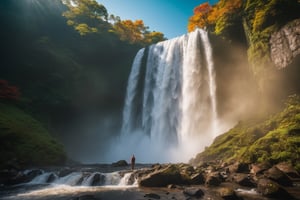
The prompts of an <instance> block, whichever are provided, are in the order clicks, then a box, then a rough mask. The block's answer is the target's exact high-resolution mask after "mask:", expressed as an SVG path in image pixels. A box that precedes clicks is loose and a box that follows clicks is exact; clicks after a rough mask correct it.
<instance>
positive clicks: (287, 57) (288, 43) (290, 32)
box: [270, 19, 300, 69]
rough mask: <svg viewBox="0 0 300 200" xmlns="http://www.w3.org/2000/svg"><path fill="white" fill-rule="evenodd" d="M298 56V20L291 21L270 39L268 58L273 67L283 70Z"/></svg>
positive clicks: (299, 25) (299, 50)
mask: <svg viewBox="0 0 300 200" xmlns="http://www.w3.org/2000/svg"><path fill="white" fill-rule="evenodd" d="M299 54H300V19H296V20H293V21H291V22H290V23H288V24H286V25H285V26H284V27H282V28H281V29H280V30H279V31H277V32H275V33H273V34H272V35H271V39H270V56H271V59H272V62H273V63H274V65H275V66H276V67H277V68H278V69H281V68H285V67H287V66H288V65H289V64H291V63H292V62H293V60H294V58H296V57H297V56H298V55H299Z"/></svg>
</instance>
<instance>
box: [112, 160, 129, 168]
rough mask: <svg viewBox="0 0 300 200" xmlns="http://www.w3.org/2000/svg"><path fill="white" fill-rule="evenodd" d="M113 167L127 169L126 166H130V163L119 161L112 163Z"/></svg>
mask: <svg viewBox="0 0 300 200" xmlns="http://www.w3.org/2000/svg"><path fill="white" fill-rule="evenodd" d="M112 166H113V167H126V166H128V163H127V161H126V160H119V161H117V162H115V163H112Z"/></svg>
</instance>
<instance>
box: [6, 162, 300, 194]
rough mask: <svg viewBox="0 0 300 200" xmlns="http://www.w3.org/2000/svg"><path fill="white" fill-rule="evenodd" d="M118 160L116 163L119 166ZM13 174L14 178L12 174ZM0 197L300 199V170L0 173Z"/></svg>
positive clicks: (235, 167)
mask: <svg viewBox="0 0 300 200" xmlns="http://www.w3.org/2000/svg"><path fill="white" fill-rule="evenodd" d="M121 163H122V162H120V164H121ZM12 175H14V176H12ZM1 184H2V185H1V188H0V199H3V200H6V199H7V200H8V199H16V200H29V199H42V200H50V199H54V200H100V199H101V200H103V199H108V200H109V199H111V200H115V199H129V200H130V199H133V200H135V199H139V200H143V199H147V200H148V199H178V200H179V199H183V200H187V199H207V200H208V199H211V200H222V199H225V200H226V199H232V200H235V199H237V200H256V199H258V200H260V199H261V200H268V199H300V176H299V173H298V172H297V171H296V170H295V169H294V168H293V167H292V166H290V165H289V164H288V163H279V164H277V165H273V166H272V165H270V164H268V163H263V164H251V165H250V164H245V163H239V162H236V163H231V164H228V163H221V162H212V163H205V164H202V165H200V166H191V165H189V164H183V163H181V164H154V165H137V168H136V169H135V170H130V168H129V166H127V165H126V163H125V164H124V163H123V164H121V165H117V164H114V165H84V166H76V167H63V168H44V169H34V170H25V171H18V172H17V171H14V172H12V171H7V170H6V171H2V172H1Z"/></svg>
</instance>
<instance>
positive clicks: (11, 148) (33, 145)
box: [0, 100, 66, 169]
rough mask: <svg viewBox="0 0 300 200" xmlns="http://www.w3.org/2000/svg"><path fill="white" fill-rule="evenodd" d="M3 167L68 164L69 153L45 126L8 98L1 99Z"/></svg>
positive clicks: (0, 148) (0, 167) (0, 130)
mask: <svg viewBox="0 0 300 200" xmlns="http://www.w3.org/2000/svg"><path fill="white" fill-rule="evenodd" d="M0 146H1V147H0V154H1V158H0V159H1V160H0V163H1V164H0V169H2V168H7V167H8V168H11V167H15V168H22V167H28V166H45V165H58V164H64V162H65V160H66V154H65V152H64V150H63V146H62V145H61V144H60V143H58V142H57V141H56V140H55V139H54V138H53V137H51V136H50V134H49V132H48V131H47V130H46V128H44V126H43V125H42V124H41V123H40V122H39V121H37V120H35V119H34V118H33V117H32V116H30V115H29V114H26V113H25V112H24V111H22V110H21V109H19V108H17V107H16V106H14V105H13V104H11V103H8V102H7V101H3V100H2V102H0Z"/></svg>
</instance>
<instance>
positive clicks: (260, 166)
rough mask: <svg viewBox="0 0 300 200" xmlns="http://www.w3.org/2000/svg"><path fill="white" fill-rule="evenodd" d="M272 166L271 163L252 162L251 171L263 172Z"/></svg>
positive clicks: (255, 173) (255, 172)
mask: <svg viewBox="0 0 300 200" xmlns="http://www.w3.org/2000/svg"><path fill="white" fill-rule="evenodd" d="M270 168H271V165H270V164H269V163H259V164H252V165H251V170H250V173H251V174H253V175H258V174H263V172H264V171H266V170H268V169H270Z"/></svg>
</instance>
